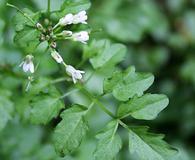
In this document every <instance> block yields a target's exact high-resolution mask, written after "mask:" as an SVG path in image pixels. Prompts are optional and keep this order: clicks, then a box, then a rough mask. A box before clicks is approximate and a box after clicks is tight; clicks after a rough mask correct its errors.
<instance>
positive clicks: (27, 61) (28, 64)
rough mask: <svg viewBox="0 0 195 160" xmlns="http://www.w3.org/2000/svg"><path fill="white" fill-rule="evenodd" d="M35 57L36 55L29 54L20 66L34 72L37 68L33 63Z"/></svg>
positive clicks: (26, 70)
mask: <svg viewBox="0 0 195 160" xmlns="http://www.w3.org/2000/svg"><path fill="white" fill-rule="evenodd" d="M33 58H34V57H33V56H32V55H27V56H26V57H25V60H24V61H23V62H22V63H21V64H20V67H22V69H23V71H24V72H31V73H34V71H35V68H34V64H33Z"/></svg>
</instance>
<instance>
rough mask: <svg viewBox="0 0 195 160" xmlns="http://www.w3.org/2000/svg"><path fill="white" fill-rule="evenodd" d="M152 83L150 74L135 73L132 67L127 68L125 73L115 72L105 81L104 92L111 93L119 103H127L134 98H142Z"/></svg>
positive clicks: (152, 79)
mask: <svg viewBox="0 0 195 160" xmlns="http://www.w3.org/2000/svg"><path fill="white" fill-rule="evenodd" d="M153 82H154V76H153V75H152V74H150V73H136V72H135V68H134V67H129V68H128V69H127V70H126V71H125V72H119V71H117V72H115V73H113V76H112V77H110V78H107V79H105V81H104V92H105V93H109V92H112V94H113V96H114V97H115V98H116V99H118V100H120V101H127V100H128V99H129V98H133V97H134V96H142V95H143V93H144V91H146V90H147V89H148V88H149V87H150V86H151V85H152V83H153Z"/></svg>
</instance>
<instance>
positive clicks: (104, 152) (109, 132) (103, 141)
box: [94, 120, 122, 160]
mask: <svg viewBox="0 0 195 160" xmlns="http://www.w3.org/2000/svg"><path fill="white" fill-rule="evenodd" d="M117 128H118V122H117V121H116V120H114V121H111V122H110V123H109V124H108V125H107V126H106V128H105V129H104V130H103V131H102V132H101V133H99V134H98V135H97V136H96V137H97V138H98V139H99V141H98V144H97V147H96V150H95V153H94V156H95V159H96V160H113V159H114V158H115V157H116V155H117V153H118V152H119V150H120V149H121V147H122V142H121V139H120V137H119V135H118V134H116V131H117Z"/></svg>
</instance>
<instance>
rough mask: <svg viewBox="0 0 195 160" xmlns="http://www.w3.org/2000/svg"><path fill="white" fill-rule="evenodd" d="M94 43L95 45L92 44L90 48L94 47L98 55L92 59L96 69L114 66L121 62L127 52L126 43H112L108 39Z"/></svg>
mask: <svg viewBox="0 0 195 160" xmlns="http://www.w3.org/2000/svg"><path fill="white" fill-rule="evenodd" d="M96 43H97V44H96ZM92 45H94V46H93V47H92V46H90V48H93V50H94V51H95V52H96V55H95V56H94V57H92V58H91V59H90V62H91V64H92V66H93V68H94V69H99V68H104V67H105V66H110V65H112V66H114V65H116V64H118V63H119V62H121V61H122V60H123V59H124V57H125V54H126V47H125V46H124V45H122V44H111V43H110V41H108V40H102V41H99V42H93V43H92ZM91 50H92V49H91Z"/></svg>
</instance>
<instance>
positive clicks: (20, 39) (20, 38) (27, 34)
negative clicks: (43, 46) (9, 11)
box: [13, 9, 41, 53]
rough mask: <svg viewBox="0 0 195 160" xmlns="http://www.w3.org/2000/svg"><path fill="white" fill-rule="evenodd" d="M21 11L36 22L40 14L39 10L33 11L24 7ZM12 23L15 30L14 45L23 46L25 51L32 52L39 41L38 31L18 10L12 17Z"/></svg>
mask: <svg viewBox="0 0 195 160" xmlns="http://www.w3.org/2000/svg"><path fill="white" fill-rule="evenodd" d="M23 12H24V14H27V15H28V16H29V17H31V18H32V19H33V20H34V21H35V22H38V20H39V18H40V15H41V14H40V12H37V13H33V12H32V11H30V10H29V9H24V10H23ZM13 23H14V25H15V30H16V35H15V37H14V42H15V43H16V45H18V46H19V47H21V48H23V49H24V50H25V52H27V53H33V51H34V50H35V49H36V47H37V46H38V45H39V43H40V42H39V37H40V32H39V31H38V30H37V29H36V28H35V26H34V24H32V22H31V21H30V20H29V19H27V18H26V17H25V16H24V15H23V14H21V13H20V12H17V14H16V16H15V17H14V19H13Z"/></svg>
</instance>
